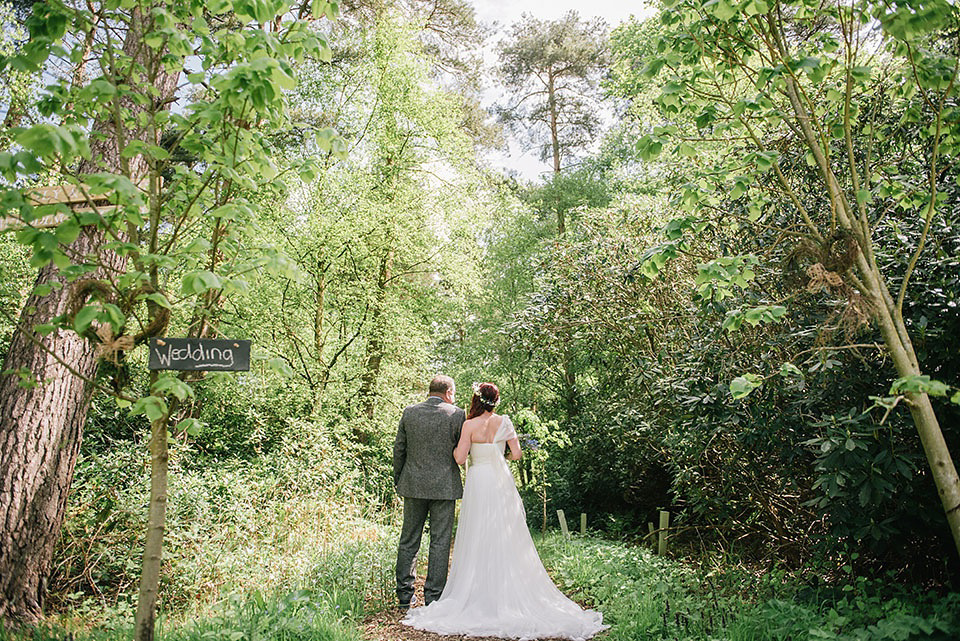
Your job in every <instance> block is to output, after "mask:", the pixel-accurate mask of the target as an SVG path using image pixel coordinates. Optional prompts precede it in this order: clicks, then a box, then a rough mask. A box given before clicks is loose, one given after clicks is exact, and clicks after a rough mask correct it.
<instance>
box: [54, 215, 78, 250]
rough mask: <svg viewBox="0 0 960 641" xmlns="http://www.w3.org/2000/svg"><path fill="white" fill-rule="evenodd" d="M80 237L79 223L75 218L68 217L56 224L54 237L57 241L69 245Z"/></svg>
mask: <svg viewBox="0 0 960 641" xmlns="http://www.w3.org/2000/svg"><path fill="white" fill-rule="evenodd" d="M79 237H80V225H79V223H77V221H76V220H73V219H70V220H67V221H64V222H62V223H60V224H59V225H57V231H56V238H57V241H58V242H61V243H63V244H64V245H69V244H70V243H72V242H73V241H75V240H76V239H77V238H79Z"/></svg>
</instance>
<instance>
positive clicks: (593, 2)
mask: <svg viewBox="0 0 960 641" xmlns="http://www.w3.org/2000/svg"><path fill="white" fill-rule="evenodd" d="M471 1H472V3H473V6H474V7H475V8H476V11H477V18H478V19H479V20H480V21H481V22H483V23H486V24H488V25H495V26H496V28H497V33H495V34H494V35H492V36H491V38H490V41H489V43H488V49H489V53H488V55H487V60H488V63H489V64H493V63H495V62H496V57H495V56H494V55H493V54H492V51H493V49H492V47H493V43H495V42H496V41H497V40H499V39H500V37H501V36H502V35H503V34H504V33H505V32H506V30H507V29H509V27H510V25H512V24H513V23H514V22H516V21H517V20H519V19H520V16H521V14H524V13H529V14H531V15H532V16H534V17H536V18H539V19H541V20H554V19H556V18H559V17H560V16H562V15H564V14H565V13H567V12H568V11H576V12H577V13H579V14H580V17H581V18H585V19H590V18H593V17H597V16H598V17H601V18H603V19H604V20H606V22H607V25H608V27H610V28H613V27H615V26H617V25H618V24H620V23H621V22H623V21H625V20H627V19H628V18H630V16H631V15H636V16H646V15H649V14H650V13H652V11H651V10H650V9H649V8H647V5H646V4H645V3H644V2H643V0H633V1H630V0H626V1H625V0H589V1H588V2H584V1H583V0H471ZM486 96H487V97H488V98H489V101H490V102H493V101H494V100H496V99H497V95H496V93H495V92H494V91H493V90H491V91H488V92H486ZM487 106H489V105H487ZM488 157H489V160H490V163H491V164H493V165H494V166H497V167H504V168H506V169H512V170H515V171H517V172H518V173H519V175H520V176H521V177H522V178H525V179H527V180H536V179H537V178H538V177H539V176H540V175H541V174H543V173H544V172H548V171H549V170H550V165H548V164H546V163H542V162H540V159H539V158H537V157H536V155H532V154H530V153H526V152H523V151H522V150H521V149H520V148H519V147H518V146H517V145H516V144H511V149H510V151H509V152H506V153H492V154H490V155H489V156H488Z"/></svg>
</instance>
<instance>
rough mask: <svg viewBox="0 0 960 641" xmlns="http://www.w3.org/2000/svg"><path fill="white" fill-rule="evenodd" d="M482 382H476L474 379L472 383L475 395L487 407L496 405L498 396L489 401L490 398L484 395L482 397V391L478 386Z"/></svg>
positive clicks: (498, 400) (498, 401)
mask: <svg viewBox="0 0 960 641" xmlns="http://www.w3.org/2000/svg"><path fill="white" fill-rule="evenodd" d="M482 384H483V383H477V382H476V381H474V383H473V393H474V394H475V395H477V396H479V397H480V402H481V403H483V404H484V405H486V406H488V407H496V406H497V405H498V404H499V403H500V399H499V398H498V399H497V400H495V401H491V400H489V399H487V398H486V397H484V395H483V392H481V391H480V386H481V385H482Z"/></svg>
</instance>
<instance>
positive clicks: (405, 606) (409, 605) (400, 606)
mask: <svg viewBox="0 0 960 641" xmlns="http://www.w3.org/2000/svg"><path fill="white" fill-rule="evenodd" d="M416 605H417V597H416V595H414V596H413V597H411V599H410V602H409V603H404V602H402V601H401V602H400V603H398V604H397V609H398V610H409V609H410V608H413V607H416Z"/></svg>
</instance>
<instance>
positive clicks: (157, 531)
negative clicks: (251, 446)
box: [134, 372, 173, 641]
mask: <svg viewBox="0 0 960 641" xmlns="http://www.w3.org/2000/svg"><path fill="white" fill-rule="evenodd" d="M156 379H157V373H156V372H151V376H150V381H151V383H153V382H156ZM172 412H173V407H172V405H171V407H170V411H169V412H168V413H167V414H164V415H163V417H161V418H159V419H157V420H155V421H153V422H152V423H151V424H150V512H149V514H150V515H149V517H148V519H147V536H146V541H145V542H144V545H143V564H142V569H141V572H140V594H139V597H138V599H137V614H136V619H135V621H136V624H135V628H134V639H135V641H153V633H154V620H155V619H156V616H157V594H158V592H159V586H160V567H161V564H162V562H163V533H164V529H165V524H166V518H167V462H168V452H167V419H168V418H169V415H170V413H172Z"/></svg>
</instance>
